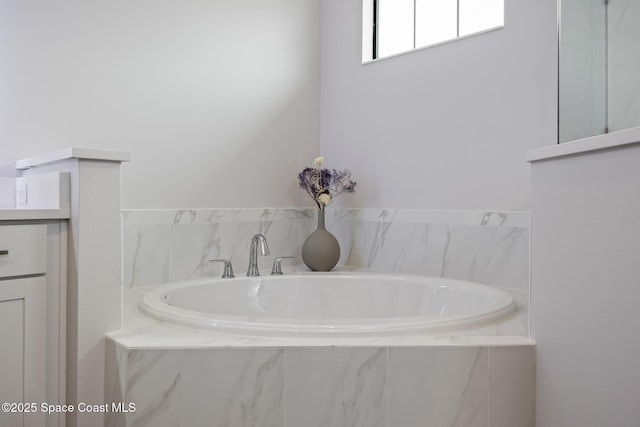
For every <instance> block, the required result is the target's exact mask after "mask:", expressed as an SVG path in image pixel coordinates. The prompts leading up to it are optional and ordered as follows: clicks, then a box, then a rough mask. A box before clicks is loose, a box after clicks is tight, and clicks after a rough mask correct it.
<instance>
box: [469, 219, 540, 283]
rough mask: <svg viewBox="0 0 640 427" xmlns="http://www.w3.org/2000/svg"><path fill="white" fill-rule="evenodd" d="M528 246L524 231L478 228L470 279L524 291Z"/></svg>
mask: <svg viewBox="0 0 640 427" xmlns="http://www.w3.org/2000/svg"><path fill="white" fill-rule="evenodd" d="M529 246H530V245H529V229H527V228H513V227H482V228H481V229H480V230H478V239H477V248H476V251H477V255H476V260H477V262H476V276H475V278H474V280H475V281H476V282H479V283H485V284H490V285H491V286H498V287H507V288H513V289H523V290H528V289H529Z"/></svg>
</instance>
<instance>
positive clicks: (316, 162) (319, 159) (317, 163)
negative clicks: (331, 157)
mask: <svg viewBox="0 0 640 427" xmlns="http://www.w3.org/2000/svg"><path fill="white" fill-rule="evenodd" d="M323 164H324V157H322V156H320V157H316V158H315V160H314V161H313V166H315V167H317V168H319V167H320V166H322V165H323Z"/></svg>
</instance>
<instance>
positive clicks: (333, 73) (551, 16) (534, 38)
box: [321, 0, 557, 210]
mask: <svg viewBox="0 0 640 427" xmlns="http://www.w3.org/2000/svg"><path fill="white" fill-rule="evenodd" d="M505 3H506V15H505V28H504V29H502V30H499V31H495V32H491V33H488V34H484V35H481V36H478V37H472V38H469V39H466V40H460V41H456V42H454V43H449V44H446V45H442V46H438V47H434V48H430V49H426V50H422V51H419V52H414V53H411V54H408V55H403V56H399V57H396V58H392V59H387V60H382V61H380V62H377V63H373V64H368V65H362V64H361V61H360V59H361V55H362V54H361V44H360V43H361V16H360V14H361V10H362V1H361V0H348V1H345V0H323V2H322V43H321V45H322V102H321V104H322V107H321V135H322V137H321V138H322V143H321V144H322V153H323V154H324V155H325V156H326V157H327V165H329V166H332V167H337V168H349V169H351V170H352V172H353V173H354V178H355V179H356V180H357V181H359V183H360V186H359V188H358V191H357V192H356V194H355V195H354V196H353V197H351V196H349V197H344V198H342V199H341V200H340V199H339V200H340V202H341V203H343V204H344V205H350V206H358V207H394V208H438V209H490V210H492V209H497V210H513V209H529V208H530V197H531V196H530V177H529V166H528V165H527V164H526V163H525V162H524V153H525V151H527V150H529V149H533V148H537V147H544V146H548V145H552V144H554V143H555V141H556V126H557V125H556V111H557V108H556V101H557V96H556V87H557V85H556V79H557V70H556V64H557V58H556V56H557V39H556V2H555V1H554V0H544V1H527V2H523V1H516V0H506V2H505Z"/></svg>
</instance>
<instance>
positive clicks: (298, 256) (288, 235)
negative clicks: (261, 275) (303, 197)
mask: <svg viewBox="0 0 640 427" xmlns="http://www.w3.org/2000/svg"><path fill="white" fill-rule="evenodd" d="M312 214H314V212H313V211H312V210H302V209H280V210H275V209H271V210H268V212H265V220H264V221H263V230H262V232H263V234H264V236H265V237H266V238H267V242H268V244H269V251H270V252H271V254H270V255H268V256H264V257H260V266H261V267H260V271H261V272H262V271H263V270H264V271H265V274H266V273H269V272H270V271H271V268H272V266H273V260H274V259H276V258H277V257H281V256H293V257H294V259H292V260H283V261H282V264H281V265H282V269H283V270H282V271H283V272H285V273H286V272H292V271H295V266H297V265H300V264H302V245H303V244H304V241H305V239H306V238H307V237H308V236H309V235H310V234H311V233H312V232H313V231H314V230H315V227H316V220H315V217H314V215H312Z"/></svg>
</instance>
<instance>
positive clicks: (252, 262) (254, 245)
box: [247, 233, 269, 277]
mask: <svg viewBox="0 0 640 427" xmlns="http://www.w3.org/2000/svg"><path fill="white" fill-rule="evenodd" d="M258 246H259V247H260V254H261V255H262V256H264V255H269V245H267V239H266V238H265V237H264V236H263V235H262V234H260V233H258V234H256V235H255V236H253V237H252V238H251V248H250V249H249V268H248V269H247V277H256V276H259V275H260V271H258Z"/></svg>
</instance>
